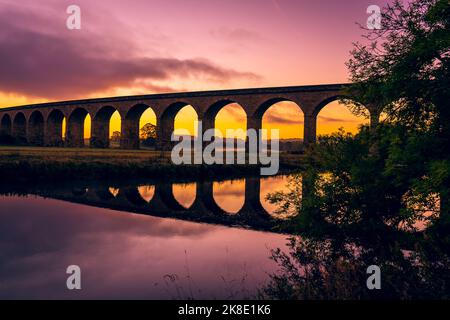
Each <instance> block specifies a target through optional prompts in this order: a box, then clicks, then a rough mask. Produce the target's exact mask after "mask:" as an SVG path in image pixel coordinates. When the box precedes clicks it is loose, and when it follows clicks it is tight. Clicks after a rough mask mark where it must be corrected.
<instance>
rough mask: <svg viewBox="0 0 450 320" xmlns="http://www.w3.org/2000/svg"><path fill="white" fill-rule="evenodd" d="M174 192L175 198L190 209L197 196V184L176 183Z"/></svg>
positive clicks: (173, 186) (173, 187)
mask: <svg viewBox="0 0 450 320" xmlns="http://www.w3.org/2000/svg"><path fill="white" fill-rule="evenodd" d="M172 193H173V197H174V198H175V200H176V201H177V202H178V203H179V204H180V205H181V206H182V207H183V208H185V209H189V208H190V207H191V206H192V205H193V204H194V202H195V198H196V197H197V184H196V183H195V182H193V183H175V184H173V185H172Z"/></svg>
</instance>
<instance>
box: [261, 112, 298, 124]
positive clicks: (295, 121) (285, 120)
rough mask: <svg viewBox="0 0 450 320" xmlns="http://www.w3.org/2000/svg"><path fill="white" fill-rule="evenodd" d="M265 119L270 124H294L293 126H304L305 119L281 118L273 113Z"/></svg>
mask: <svg viewBox="0 0 450 320" xmlns="http://www.w3.org/2000/svg"><path fill="white" fill-rule="evenodd" d="M264 119H265V120H266V121H268V122H269V123H277V124H292V125H299V124H303V119H301V118H288V117H286V116H280V115H277V114H273V113H270V114H268V115H267V116H266V117H265V118H264Z"/></svg>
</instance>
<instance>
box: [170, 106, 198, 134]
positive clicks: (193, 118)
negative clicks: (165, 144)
mask: <svg viewBox="0 0 450 320" xmlns="http://www.w3.org/2000/svg"><path fill="white" fill-rule="evenodd" d="M197 121H198V115H197V112H196V111H195V109H194V107H192V106H191V105H186V106H184V107H183V108H181V109H180V110H179V111H178V112H177V114H176V116H175V118H174V122H173V123H174V124H173V126H174V133H175V135H179V136H181V135H186V133H188V135H189V136H190V137H195V136H197V124H196V122H197Z"/></svg>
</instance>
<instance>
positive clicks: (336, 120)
mask: <svg viewBox="0 0 450 320" xmlns="http://www.w3.org/2000/svg"><path fill="white" fill-rule="evenodd" d="M317 120H318V121H322V122H328V123H336V122H338V123H343V122H346V123H360V122H361V119H345V118H332V117H323V116H319V117H318V119H317Z"/></svg>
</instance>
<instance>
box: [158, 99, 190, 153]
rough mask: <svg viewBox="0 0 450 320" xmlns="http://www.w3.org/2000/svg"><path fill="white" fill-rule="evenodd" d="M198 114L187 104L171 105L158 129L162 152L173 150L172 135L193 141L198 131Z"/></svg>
mask: <svg viewBox="0 0 450 320" xmlns="http://www.w3.org/2000/svg"><path fill="white" fill-rule="evenodd" d="M197 124H198V114H197V112H196V110H195V109H194V107H193V106H191V105H189V104H187V103H185V102H176V103H173V104H171V105H170V106H169V107H168V108H167V109H166V110H165V111H164V113H163V114H162V116H161V124H160V125H159V127H158V137H159V138H158V143H159V147H160V148H161V149H162V150H171V149H172V146H173V142H172V141H171V136H172V133H174V135H175V136H176V137H178V138H179V137H180V136H182V137H185V138H189V139H192V137H194V136H196V134H197V130H198V126H197Z"/></svg>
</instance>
